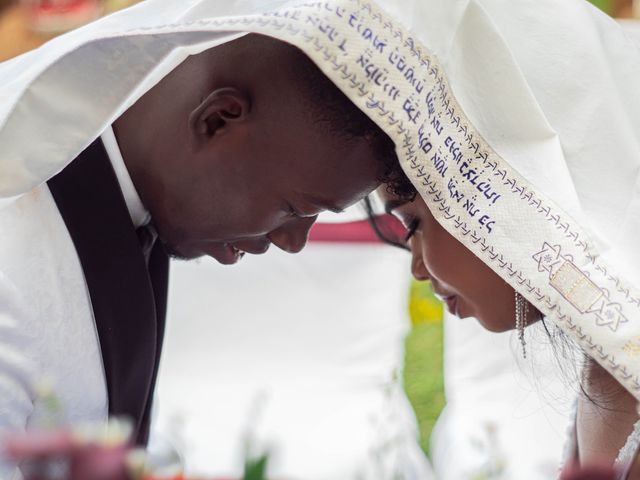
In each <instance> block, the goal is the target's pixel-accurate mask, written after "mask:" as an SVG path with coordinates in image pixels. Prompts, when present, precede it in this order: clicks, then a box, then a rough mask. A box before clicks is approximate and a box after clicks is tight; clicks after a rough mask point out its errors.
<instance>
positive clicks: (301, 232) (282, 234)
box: [267, 215, 318, 253]
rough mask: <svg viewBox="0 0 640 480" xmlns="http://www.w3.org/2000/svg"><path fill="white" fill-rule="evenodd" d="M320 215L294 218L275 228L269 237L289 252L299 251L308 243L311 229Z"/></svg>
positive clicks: (276, 244) (272, 241)
mask: <svg viewBox="0 0 640 480" xmlns="http://www.w3.org/2000/svg"><path fill="white" fill-rule="evenodd" d="M317 218H318V216H317V215H315V216H313V217H303V218H294V219H291V220H289V221H288V222H287V223H285V224H283V225H282V226H280V227H278V228H277V229H275V230H273V231H272V232H270V233H269V234H268V235H267V238H269V240H270V241H271V243H273V244H274V245H275V246H276V247H278V248H279V249H281V250H284V251H285V252H288V253H298V252H299V251H300V250H302V249H303V248H304V246H305V245H306V244H307V238H309V230H311V226H312V225H313V224H314V223H315V221H316V220H317Z"/></svg>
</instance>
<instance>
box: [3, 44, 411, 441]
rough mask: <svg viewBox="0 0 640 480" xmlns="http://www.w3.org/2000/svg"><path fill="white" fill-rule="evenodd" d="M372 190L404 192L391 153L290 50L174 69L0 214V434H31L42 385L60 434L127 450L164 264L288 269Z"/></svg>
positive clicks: (211, 54) (144, 415) (149, 387)
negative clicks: (319, 226)
mask: <svg viewBox="0 0 640 480" xmlns="http://www.w3.org/2000/svg"><path fill="white" fill-rule="evenodd" d="M33 115H38V112H33ZM64 140H65V139H52V141H53V142H58V141H59V142H63V141H64ZM381 182H387V183H389V184H390V186H391V188H393V189H394V190H396V191H398V192H399V193H402V192H409V191H411V190H412V187H411V185H410V183H409V181H408V180H407V179H406V177H405V176H404V174H403V173H402V170H401V169H400V166H399V165H398V163H397V159H396V156H395V153H394V145H393V143H392V141H391V140H390V139H389V138H388V137H387V136H386V135H385V134H384V133H383V132H382V131H381V130H380V129H379V128H378V127H377V126H376V125H375V124H374V123H373V122H372V121H371V120H369V119H368V118H367V117H366V116H365V115H364V114H363V113H362V112H361V111H360V110H359V109H358V108H356V107H355V106H354V105H353V104H352V103H351V102H350V101H349V100H348V99H347V98H346V97H345V96H344V95H343V94H342V93H341V92H340V91H339V90H338V89H337V88H336V87H335V86H334V85H333V84H332V83H331V82H330V81H329V80H328V79H327V78H326V77H325V76H324V75H323V74H322V73H321V72H320V71H319V70H318V68H317V67H316V66H315V65H314V64H313V63H312V62H311V61H310V60H309V59H308V58H307V57H306V56H305V55H304V54H302V53H301V52H300V51H299V50H297V49H296V48H294V47H292V46H289V45H288V44H285V43H283V42H280V41H276V40H273V39H269V38H267V37H263V36H259V35H248V36H245V37H242V38H240V39H237V40H234V41H232V42H229V43H226V44H224V45H222V46H219V47H216V48H214V49H211V50H207V51H204V52H203V53H200V54H198V55H195V56H192V57H189V58H188V59H187V60H186V61H184V62H183V63H182V64H180V65H179V66H178V67H177V68H175V69H174V70H173V71H172V72H171V73H169V74H168V75H167V76H166V77H164V79H163V80H161V81H160V82H159V83H158V84H157V85H156V86H155V87H153V88H152V89H151V90H149V91H148V92H147V93H146V94H145V95H144V96H142V97H141V98H140V99H139V100H138V101H137V102H135V103H134V104H133V105H132V106H131V107H130V108H129V109H128V110H127V111H126V112H125V113H124V114H123V115H122V116H121V117H120V118H118V119H117V120H116V121H115V122H114V123H113V124H112V126H110V127H108V128H107V129H106V130H105V131H104V133H103V134H102V136H101V137H100V138H99V139H97V140H96V141H95V142H94V143H93V144H91V145H90V146H89V147H88V148H87V149H86V150H85V151H84V152H82V153H81V154H80V155H79V156H78V157H77V158H76V159H75V160H74V161H72V162H71V163H70V164H69V166H67V167H66V168H65V169H64V170H63V171H62V172H60V173H58V174H57V175H55V176H54V177H52V178H50V179H49V180H48V182H47V184H45V185H42V186H40V187H36V188H35V189H34V190H32V191H31V192H29V193H27V194H26V195H23V196H22V197H21V198H19V199H18V200H17V201H15V202H14V203H13V204H11V205H9V206H8V207H4V208H2V209H0V231H1V232H4V235H3V238H2V243H0V247H1V248H0V318H1V319H2V320H3V322H2V324H1V325H0V328H1V329H2V330H3V332H2V333H3V334H2V335H0V393H1V394H0V430H2V431H8V430H15V429H19V430H22V429H27V428H30V427H32V426H34V425H36V426H37V425H38V423H39V422H40V421H41V419H42V417H43V415H45V414H46V411H45V410H46V409H45V408H44V407H43V406H42V405H41V404H40V403H39V402H38V399H37V395H36V394H35V392H34V390H33V384H34V382H35V381H37V380H38V379H39V378H41V377H43V376H44V377H47V378H49V379H50V380H51V381H52V382H53V385H54V388H55V390H56V394H57V395H58V397H59V399H60V402H61V404H62V405H63V406H64V407H65V410H64V415H65V416H66V419H67V421H69V422H79V421H87V420H88V421H96V420H102V419H104V418H106V416H107V415H125V416H128V417H130V418H132V419H133V421H134V426H135V438H136V440H137V442H138V443H140V444H144V443H145V442H146V440H147V435H148V426H149V415H150V406H151V400H152V397H153V390H154V385H155V378H156V374H157V367H158V360H159V356H160V351H161V346H162V338H163V332H164V316H165V309H166V292H167V276H168V257H169V256H173V257H176V258H183V259H193V258H197V257H200V256H203V255H209V256H212V257H214V258H215V259H217V260H218V261H219V262H221V263H224V264H233V263H235V262H237V261H239V260H240V259H241V258H242V256H243V255H245V253H249V254H260V253H263V252H265V251H266V250H267V249H268V248H269V247H270V245H271V244H273V245H275V246H276V247H277V248H280V249H282V250H285V251H287V252H291V253H295V252H298V251H300V250H301V249H302V248H303V247H304V245H305V242H306V239H307V234H308V232H309V229H310V227H311V225H312V224H313V223H314V221H315V220H316V217H317V215H318V214H319V213H320V212H321V211H324V210H331V211H335V212H340V211H342V210H343V209H345V208H346V207H348V206H349V205H351V204H353V203H354V202H357V201H358V200H360V199H362V198H363V197H364V196H365V195H366V194H367V193H369V192H370V191H371V190H373V189H374V188H376V186H378V185H379V184H380V183H381ZM185 393H187V394H188V392H185Z"/></svg>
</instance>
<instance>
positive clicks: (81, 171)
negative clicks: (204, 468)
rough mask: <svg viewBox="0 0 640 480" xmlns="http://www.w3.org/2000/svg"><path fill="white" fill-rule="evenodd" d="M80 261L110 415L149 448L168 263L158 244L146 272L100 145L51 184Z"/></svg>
mask: <svg viewBox="0 0 640 480" xmlns="http://www.w3.org/2000/svg"><path fill="white" fill-rule="evenodd" d="M48 185H49V189H50V190H51V193H52V194H53V198H54V199H55V202H56V204H57V206H58V209H59V210H60V213H61V215H62V218H63V219H64V222H65V224H66V226H67V229H68V231H69V234H70V235H71V238H72V240H73V243H74V245H75V248H76V252H77V253H78V257H79V258H80V263H81V265H82V270H83V271H84V276H85V279H86V281H87V286H88V289H89V296H90V298H91V305H92V308H93V314H94V317H95V322H96V326H97V331H98V337H99V339H100V349H101V351H102V361H103V364H104V369H105V375H106V381H107V394H108V399H109V415H120V416H127V417H129V418H130V419H132V420H133V422H134V428H135V430H134V439H135V441H136V443H137V444H140V445H144V444H146V442H147V440H148V436H149V421H150V414H151V403H152V400H153V391H154V387H155V382H156V376H157V372H158V361H159V358H160V351H161V348H162V337H163V334H164V321H165V313H166V305H167V281H168V274H169V258H168V256H167V255H166V253H165V252H164V249H163V247H162V245H161V243H160V242H159V241H156V242H155V245H154V247H153V250H152V252H151V256H150V258H149V264H148V267H147V264H146V261H145V258H144V255H143V251H142V248H141V246H140V243H139V241H138V236H137V235H136V231H135V229H134V227H133V223H132V221H131V217H130V215H129V212H128V210H127V206H126V203H125V200H124V197H123V195H122V191H121V190H120V186H119V184H118V180H117V178H116V175H115V172H114V170H113V167H112V165H111V162H110V160H109V157H108V156H107V153H106V151H105V149H104V146H103V144H102V141H101V140H100V139H98V140H96V141H95V142H94V143H93V144H91V145H90V146H89V147H87V149H86V150H85V151H83V152H82V153H81V154H80V155H79V156H78V157H77V158H76V159H75V160H74V161H73V162H72V163H71V164H70V165H69V166H68V167H66V168H65V169H64V170H63V171H62V172H60V173H59V174H58V175H56V176H55V177H53V178H52V179H50V180H49V182H48Z"/></svg>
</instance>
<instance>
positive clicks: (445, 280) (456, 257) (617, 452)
mask: <svg viewBox="0 0 640 480" xmlns="http://www.w3.org/2000/svg"><path fill="white" fill-rule="evenodd" d="M381 196H382V197H383V199H384V200H385V205H386V209H387V210H388V211H389V212H391V213H393V214H394V215H395V216H397V217H398V218H399V219H400V220H401V221H402V223H403V224H404V225H405V227H406V228H407V234H406V237H405V238H404V241H406V242H407V244H408V246H409V247H410V249H411V253H412V262H411V271H412V274H413V276H414V277H415V278H416V279H417V280H422V281H426V280H428V281H430V282H431V284H432V286H433V290H434V292H435V293H436V294H437V295H438V296H439V297H440V298H441V299H442V301H443V302H444V303H445V304H446V306H447V308H448V310H449V311H450V312H451V313H453V314H455V315H457V316H458V317H460V318H466V317H475V318H476V319H477V320H478V321H479V322H480V323H481V324H482V325H483V326H484V327H485V328H486V329H488V330H491V331H493V332H503V331H507V330H511V329H518V336H519V340H520V342H521V347H522V354H523V355H526V341H525V337H524V328H526V326H528V325H532V324H534V323H536V322H538V321H544V316H543V314H542V313H541V312H540V311H538V310H537V309H536V308H535V307H534V306H533V305H531V304H530V303H529V302H528V301H527V300H526V299H525V298H524V297H523V296H522V295H521V294H520V293H518V291H516V290H514V289H513V288H512V287H511V286H509V285H508V284H507V283H505V282H504V281H503V280H502V279H501V278H500V277H499V276H498V275H497V274H496V273H494V272H493V270H491V269H490V268H489V267H488V266H487V265H486V264H485V263H484V262H482V261H481V260H480V259H479V258H478V257H476V256H475V255H474V254H473V253H471V251H469V250H468V249H467V248H465V247H464V246H463V245H462V244H461V243H460V242H458V241H457V240H456V239H455V238H454V237H452V236H451V235H450V234H449V233H448V232H447V231H446V230H445V229H444V228H443V227H442V226H441V225H440V224H439V223H438V222H437V221H436V220H435V219H434V217H433V215H432V214H431V213H430V211H429V209H428V208H427V206H426V205H425V203H424V201H423V200H422V199H421V198H420V197H419V196H417V197H416V198H415V199H414V200H412V201H407V200H402V199H400V198H399V197H396V196H393V195H392V194H389V193H388V192H386V190H383V191H381ZM524 225H526V221H525V222H523V226H524ZM585 360H586V362H585V366H584V369H583V378H582V383H581V386H582V392H581V393H580V395H579V396H578V399H577V409H576V421H575V427H574V430H573V431H572V432H571V433H572V435H571V437H570V438H569V439H568V445H569V448H568V449H567V452H568V454H569V456H568V457H567V459H566V463H567V467H570V466H572V465H571V464H572V463H573V462H579V463H580V464H581V465H588V464H597V463H601V462H603V461H604V462H607V463H609V464H615V466H616V468H617V470H618V472H619V477H618V478H619V479H620V480H622V479H635V478H640V468H638V467H639V466H640V465H635V466H634V460H635V459H636V457H637V455H638V450H639V447H640V422H638V420H639V415H638V411H637V408H636V406H637V400H636V399H635V398H634V397H633V395H631V394H630V393H629V392H628V391H626V390H625V389H624V388H623V387H622V386H621V385H620V384H619V383H618V382H616V380H615V379H614V378H613V377H612V376H611V375H610V374H609V373H607V371H606V370H604V369H603V368H602V367H601V366H600V365H599V364H598V363H597V362H595V361H594V360H593V359H592V358H590V357H588V356H587V355H586V354H585Z"/></svg>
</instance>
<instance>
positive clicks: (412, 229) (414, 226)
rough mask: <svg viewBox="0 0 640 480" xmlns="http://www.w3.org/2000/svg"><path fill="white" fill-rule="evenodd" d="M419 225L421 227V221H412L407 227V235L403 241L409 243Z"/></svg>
mask: <svg viewBox="0 0 640 480" xmlns="http://www.w3.org/2000/svg"><path fill="white" fill-rule="evenodd" d="M419 225H420V221H419V220H418V219H417V218H415V219H413V220H411V223H410V224H409V226H408V227H407V234H406V235H405V236H404V239H403V240H404V241H405V243H406V242H408V241H409V240H410V239H411V237H413V235H414V234H415V233H416V230H417V229H418V226H419Z"/></svg>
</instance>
